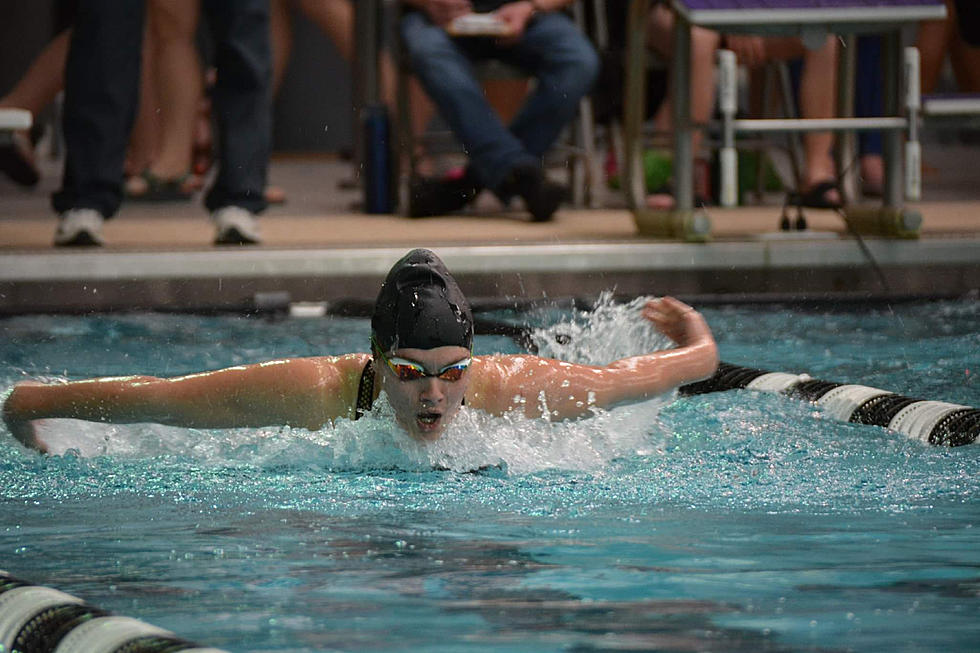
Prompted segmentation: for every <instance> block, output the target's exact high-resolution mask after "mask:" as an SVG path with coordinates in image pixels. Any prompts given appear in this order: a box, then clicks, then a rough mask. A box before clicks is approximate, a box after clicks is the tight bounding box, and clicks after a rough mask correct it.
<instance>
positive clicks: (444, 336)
mask: <svg viewBox="0 0 980 653" xmlns="http://www.w3.org/2000/svg"><path fill="white" fill-rule="evenodd" d="M371 332H372V333H373V334H374V338H375V340H376V341H377V343H378V345H379V346H380V347H381V348H382V350H384V351H386V352H388V351H393V350H395V349H401V348H403V347H407V348H412V349H434V348H435V347H446V346H457V347H465V348H467V349H470V348H472V346H473V313H472V312H471V311H470V305H469V303H468V302H467V301H466V297H464V296H463V291H462V290H460V289H459V286H458V285H457V284H456V280H455V279H453V276H452V275H451V274H449V270H447V269H446V266H445V264H443V262H442V261H441V260H439V257H438V256H436V255H435V254H433V253H432V252H430V251H429V250H427V249H413V250H412V251H411V252H409V253H408V254H406V255H405V256H404V257H403V258H402V259H401V260H400V261H398V262H397V263H395V265H393V266H392V268H391V271H389V272H388V276H387V278H385V281H384V283H383V284H381V291H380V292H378V300H377V302H375V304H374V315H373V316H371Z"/></svg>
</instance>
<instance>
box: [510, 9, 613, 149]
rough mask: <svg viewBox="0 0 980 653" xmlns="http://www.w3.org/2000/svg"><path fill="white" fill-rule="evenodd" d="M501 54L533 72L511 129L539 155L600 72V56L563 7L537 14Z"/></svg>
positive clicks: (568, 118) (552, 141)
mask: <svg viewBox="0 0 980 653" xmlns="http://www.w3.org/2000/svg"><path fill="white" fill-rule="evenodd" d="M504 54H505V56H503V57H502V58H504V59H505V60H507V61H511V62H513V63H515V64H516V65H518V66H519V67H521V68H523V69H525V70H527V71H529V72H531V73H532V74H533V75H534V76H535V77H537V80H538V83H537V85H536V86H535V87H534V90H533V91H532V92H531V94H530V96H529V97H528V99H527V101H526V102H525V103H524V106H523V107H522V108H521V110H520V112H519V113H518V114H517V117H515V118H514V122H513V123H511V127H510V130H511V132H513V133H514V135H516V136H517V138H518V139H519V140H520V141H521V143H523V144H524V149H525V150H527V151H528V152H530V153H531V154H533V155H534V156H536V157H541V156H543V155H544V153H545V152H546V151H547V150H548V148H550V147H551V146H552V145H553V144H554V142H555V140H557V138H558V136H559V135H560V134H561V131H562V129H563V128H564V127H565V125H567V124H568V123H569V122H570V121H571V120H572V119H573V118H574V117H575V114H576V113H577V111H578V106H579V100H580V99H582V97H584V96H585V94H586V93H588V92H589V91H590V90H591V88H592V85H593V84H594V83H595V80H596V78H597V77H598V75H599V57H598V55H597V54H596V52H595V49H594V48H593V47H592V45H591V44H590V43H589V41H588V39H587V38H586V37H585V35H584V34H582V31H581V30H580V29H579V28H578V27H577V26H576V25H575V23H574V22H572V20H571V19H570V18H569V17H568V16H566V15H565V14H563V13H559V12H552V13H545V14H539V15H538V16H537V17H536V18H535V19H534V20H533V21H532V22H531V23H530V24H529V25H528V27H527V30H526V31H525V33H524V38H523V39H521V41H520V42H519V43H517V44H516V45H514V46H513V47H512V48H510V49H509V50H505V51H504Z"/></svg>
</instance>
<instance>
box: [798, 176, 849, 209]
mask: <svg viewBox="0 0 980 653" xmlns="http://www.w3.org/2000/svg"><path fill="white" fill-rule="evenodd" d="M831 191H837V198H838V199H831V198H830V197H829V194H830V192H831ZM841 197H842V195H841V190H840V186H839V185H838V184H837V180H836V179H826V180H824V181H821V182H819V183H817V184H814V185H813V186H811V187H810V188H808V189H807V190H804V191H798V192H795V193H790V194H789V196H788V197H787V200H786V203H787V204H789V205H790V206H796V207H801V208H802V207H806V208H808V209H839V208H841V207H843V206H844V205H843V203H842V202H841V200H840V198H841Z"/></svg>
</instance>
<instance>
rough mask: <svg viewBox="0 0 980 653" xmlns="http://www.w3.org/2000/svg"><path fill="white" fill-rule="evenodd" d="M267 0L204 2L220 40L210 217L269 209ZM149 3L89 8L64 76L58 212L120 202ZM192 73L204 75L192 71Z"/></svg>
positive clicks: (102, 0)
mask: <svg viewBox="0 0 980 653" xmlns="http://www.w3.org/2000/svg"><path fill="white" fill-rule="evenodd" d="M268 5H269V3H268V0H203V2H202V4H201V8H202V11H203V13H204V15H205V16H206V17H207V20H208V27H209V28H210V29H211V33H212V35H213V36H214V40H215V66H216V67H217V69H218V79H217V83H216V85H215V89H214V111H215V116H216V122H217V124H218V143H219V161H220V164H219V167H218V175H217V177H216V179H215V182H214V185H213V186H212V187H211V189H210V191H209V192H208V194H207V196H206V197H205V200H204V204H205V206H206V207H207V208H208V210H210V211H214V210H215V209H219V208H221V207H224V206H241V207H242V208H245V209H248V210H249V211H252V212H253V213H258V212H260V211H262V210H263V209H264V208H265V205H266V202H265V196H264V190H265V182H266V171H267V167H268V160H269V148H270V144H271V141H272V127H271V123H272V119H271V110H272V109H271V102H270V99H269V85H270V80H271V70H272V66H271V63H270V61H271V55H270V45H269V6H268ZM144 15H145V10H144V0H82V1H81V2H79V4H78V12H77V14H76V21H75V26H74V31H73V33H72V39H71V46H70V49H69V52H68V61H67V64H66V68H65V108H64V119H63V121H64V122H63V127H64V134H65V145H66V152H65V170H64V176H63V178H62V185H61V189H60V190H59V191H58V192H56V193H55V194H54V195H53V197H52V206H53V207H54V210H55V211H56V212H58V213H62V212H64V211H67V210H69V209H95V210H96V211H98V212H99V213H101V214H102V215H103V216H104V217H106V218H110V217H112V216H113V215H114V214H115V213H116V211H117V210H118V209H119V205H120V203H121V202H122V179H123V161H124V159H125V157H126V145H127V143H128V141H129V132H130V130H131V128H132V126H133V121H134V119H135V116H136V109H137V103H138V99H139V79H140V51H141V47H142V42H143V20H144ZM189 74H196V71H190V73H189Z"/></svg>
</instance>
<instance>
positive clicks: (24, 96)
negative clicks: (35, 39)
mask: <svg viewBox="0 0 980 653" xmlns="http://www.w3.org/2000/svg"><path fill="white" fill-rule="evenodd" d="M70 39H71V30H68V29H66V30H64V31H63V32H61V33H60V34H58V35H57V36H56V37H54V39H52V40H51V42H50V43H48V44H47V45H46V46H44V49H43V50H41V53H40V54H38V55H37V57H36V58H35V59H34V61H33V62H31V65H30V66H29V67H28V69H27V71H26V72H25V73H24V75H23V77H21V78H20V79H19V80H18V81H17V83H16V84H15V85H14V87H13V88H12V89H10V92H9V93H7V94H6V95H4V96H3V97H2V98H0V107H16V108H18V109H27V110H28V111H30V112H31V113H33V114H37V113H39V112H40V111H41V110H42V109H44V108H45V107H46V106H48V105H49V104H51V102H53V101H54V98H55V96H57V95H58V93H59V92H60V91H61V89H62V88H63V87H64V78H65V60H66V59H67V58H68V43H69V40H70Z"/></svg>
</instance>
